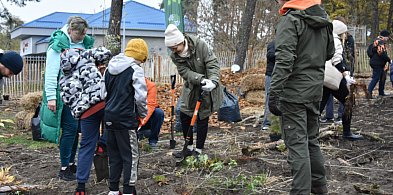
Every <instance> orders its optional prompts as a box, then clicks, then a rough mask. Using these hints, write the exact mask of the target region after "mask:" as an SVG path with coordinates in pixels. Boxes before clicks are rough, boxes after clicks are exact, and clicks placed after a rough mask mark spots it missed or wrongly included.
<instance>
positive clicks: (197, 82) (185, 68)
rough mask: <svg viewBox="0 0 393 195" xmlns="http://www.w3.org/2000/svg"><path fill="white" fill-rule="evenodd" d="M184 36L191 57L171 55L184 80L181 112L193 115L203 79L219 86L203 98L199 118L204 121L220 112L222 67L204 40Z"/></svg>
mask: <svg viewBox="0 0 393 195" xmlns="http://www.w3.org/2000/svg"><path fill="white" fill-rule="evenodd" d="M184 36H185V38H186V39H187V42H188V49H189V51H190V56H189V57H186V58H182V57H180V56H179V55H178V54H176V53H172V54H171V58H172V61H173V63H174V64H175V65H176V66H177V71H178V72H179V74H180V76H181V77H182V78H183V79H184V85H183V90H182V94H181V106H180V111H181V112H183V113H184V114H186V115H188V116H192V115H193V113H194V109H195V105H196V102H197V100H198V97H199V94H200V92H201V81H202V79H204V78H206V79H210V80H212V81H213V82H214V83H216V84H217V87H216V88H215V89H213V91H212V92H210V93H208V94H206V95H204V96H203V99H202V103H201V107H200V108H199V113H198V114H199V118H200V119H201V120H203V119H205V118H207V117H209V116H210V115H211V114H212V113H213V112H216V111H218V109H219V108H220V105H221V103H222V100H223V89H222V85H221V82H220V66H219V65H218V61H217V58H216V56H215V55H214V53H213V52H212V51H211V50H210V49H209V48H208V46H207V44H206V43H205V42H204V41H203V40H201V39H199V38H197V37H194V36H191V35H186V34H185V35H184Z"/></svg>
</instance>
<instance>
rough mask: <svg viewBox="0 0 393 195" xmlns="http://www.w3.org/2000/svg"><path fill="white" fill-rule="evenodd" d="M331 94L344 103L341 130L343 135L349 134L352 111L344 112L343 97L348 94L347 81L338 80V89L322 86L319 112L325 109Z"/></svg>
mask: <svg viewBox="0 0 393 195" xmlns="http://www.w3.org/2000/svg"><path fill="white" fill-rule="evenodd" d="M330 94H332V95H333V96H334V97H335V98H336V99H337V100H338V101H340V102H341V103H342V104H343V105H344V112H343V116H342V122H343V132H344V135H349V134H350V133H351V120H352V112H350V113H347V112H345V98H346V97H347V96H348V95H349V90H348V87H347V81H346V80H345V79H344V78H343V79H342V80H341V82H340V87H339V89H338V90H336V91H335V90H331V89H329V88H327V87H325V86H324V87H323V96H322V101H321V106H320V108H319V109H320V112H321V113H322V111H323V109H325V106H326V103H327V100H328V98H329V96H330Z"/></svg>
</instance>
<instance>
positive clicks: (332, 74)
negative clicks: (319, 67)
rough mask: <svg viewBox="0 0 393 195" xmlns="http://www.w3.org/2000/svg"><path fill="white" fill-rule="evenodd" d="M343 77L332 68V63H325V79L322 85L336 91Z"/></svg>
mask: <svg viewBox="0 0 393 195" xmlns="http://www.w3.org/2000/svg"><path fill="white" fill-rule="evenodd" d="M342 78H343V75H342V74H341V72H340V71H338V69H337V68H336V67H334V66H333V64H332V62H331V61H330V60H329V61H326V63H325V78H324V80H323V85H324V86H325V87H327V88H329V89H332V90H338V88H339V87H340V82H341V80H342Z"/></svg>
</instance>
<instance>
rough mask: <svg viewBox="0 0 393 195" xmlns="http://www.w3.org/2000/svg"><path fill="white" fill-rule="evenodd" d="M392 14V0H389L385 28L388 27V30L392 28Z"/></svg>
mask: <svg viewBox="0 0 393 195" xmlns="http://www.w3.org/2000/svg"><path fill="white" fill-rule="evenodd" d="M392 15H393V0H390V6H389V15H388V23H387V25H386V29H388V30H389V31H390V32H392V31H393V28H392Z"/></svg>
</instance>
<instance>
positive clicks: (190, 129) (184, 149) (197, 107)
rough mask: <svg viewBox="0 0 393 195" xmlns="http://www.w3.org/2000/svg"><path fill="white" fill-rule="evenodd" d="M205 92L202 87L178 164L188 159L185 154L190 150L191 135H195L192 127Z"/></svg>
mask: <svg viewBox="0 0 393 195" xmlns="http://www.w3.org/2000/svg"><path fill="white" fill-rule="evenodd" d="M203 94H204V91H202V89H201V93H200V94H199V97H198V101H197V103H196V105H195V109H194V114H193V115H192V118H191V123H190V127H189V128H188V130H187V135H186V139H185V141H184V146H183V150H182V151H181V152H182V158H181V160H180V161H176V166H179V165H181V164H182V163H183V161H184V160H185V159H186V155H185V154H186V153H187V150H188V149H187V146H188V143H190V139H191V136H193V134H192V129H193V128H194V125H195V122H196V120H197V118H198V111H199V107H200V106H201V102H202V96H203Z"/></svg>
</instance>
